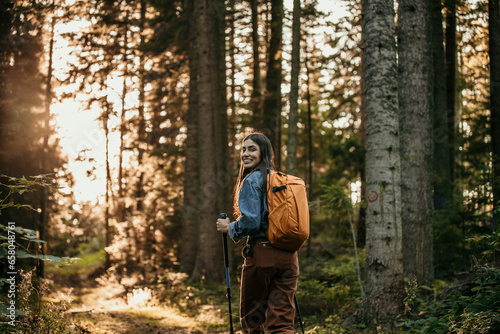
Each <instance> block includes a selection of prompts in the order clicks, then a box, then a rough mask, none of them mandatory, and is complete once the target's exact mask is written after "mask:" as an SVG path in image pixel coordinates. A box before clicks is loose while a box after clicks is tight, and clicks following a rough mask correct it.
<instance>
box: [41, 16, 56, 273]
mask: <svg viewBox="0 0 500 334" xmlns="http://www.w3.org/2000/svg"><path fill="white" fill-rule="evenodd" d="M54 26H55V18H54V17H52V18H51V22H50V40H49V64H48V68H47V78H46V80H45V82H46V83H45V101H44V102H45V106H44V107H45V110H44V115H43V148H42V149H43V156H42V166H41V167H42V168H41V169H42V173H49V172H51V170H50V167H49V166H50V163H49V162H48V161H47V159H48V153H49V138H50V132H51V131H50V106H51V105H52V73H53V56H54ZM48 202H49V191H48V190H47V188H46V187H42V189H41V190H40V210H41V212H40V223H39V226H38V233H39V238H40V239H41V240H44V241H48V240H47V238H46V230H47V228H48V224H49V211H48V210H49V205H48ZM40 254H42V255H45V243H40ZM37 276H38V277H44V276H45V263H44V261H42V260H38V265H37Z"/></svg>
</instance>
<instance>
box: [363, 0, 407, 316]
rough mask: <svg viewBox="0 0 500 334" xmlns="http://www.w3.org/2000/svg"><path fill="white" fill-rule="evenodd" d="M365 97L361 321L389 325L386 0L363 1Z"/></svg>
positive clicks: (391, 267) (390, 55)
mask: <svg viewBox="0 0 500 334" xmlns="http://www.w3.org/2000/svg"><path fill="white" fill-rule="evenodd" d="M362 13H363V49H364V53H363V65H364V68H363V71H364V77H365V97H366V116H365V117H366V119H365V122H366V123H365V124H366V185H367V217H366V266H365V270H366V288H365V291H366V293H365V295H364V297H363V304H362V310H361V311H362V312H361V313H362V316H363V318H364V319H365V320H367V321H369V322H375V321H381V322H383V321H389V320H392V319H394V317H395V316H396V315H398V314H400V313H401V310H402V306H403V294H404V289H403V288H404V285H403V254H402V226H401V225H402V224H401V167H400V154H399V136H398V133H399V124H398V95H397V93H398V90H397V88H398V85H397V78H398V71H397V62H396V41H395V39H394V36H395V28H394V2H393V1H392V0H371V1H369V0H363V3H362Z"/></svg>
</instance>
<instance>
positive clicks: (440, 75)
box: [429, 1, 452, 210]
mask: <svg viewBox="0 0 500 334" xmlns="http://www.w3.org/2000/svg"><path fill="white" fill-rule="evenodd" d="M429 9H430V11H431V14H430V17H431V27H430V28H431V31H432V33H431V36H432V39H431V43H432V47H431V49H432V50H433V82H434V84H433V89H434V103H433V115H434V130H433V137H434V157H433V164H434V168H433V169H434V186H433V187H434V208H435V209H436V210H443V209H446V208H449V207H451V204H452V181H451V166H450V161H451V160H450V147H449V145H450V136H449V129H448V111H447V97H446V69H445V61H444V35H443V13H442V10H443V6H442V5H441V2H440V1H437V2H436V1H431V2H430V8H429Z"/></svg>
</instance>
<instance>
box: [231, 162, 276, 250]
mask: <svg viewBox="0 0 500 334" xmlns="http://www.w3.org/2000/svg"><path fill="white" fill-rule="evenodd" d="M261 175H262V174H261V172H260V170H255V171H253V172H252V173H250V174H249V175H247V177H246V178H245V180H244V181H243V185H242V186H241V189H240V194H239V197H238V207H239V208H240V213H241V216H240V219H238V220H237V221H235V222H232V223H230V224H229V232H228V234H229V236H230V237H231V239H233V240H234V242H238V241H239V240H240V239H241V238H243V237H245V236H249V237H250V239H254V238H260V237H264V238H265V237H266V230H267V227H268V226H269V224H268V223H267V222H266V221H265V216H266V214H267V211H268V209H267V198H266V196H267V195H266V194H265V192H264V200H263V199H262V188H263V187H264V185H263V184H262V176H261ZM263 205H264V209H263V208H262V206H263Z"/></svg>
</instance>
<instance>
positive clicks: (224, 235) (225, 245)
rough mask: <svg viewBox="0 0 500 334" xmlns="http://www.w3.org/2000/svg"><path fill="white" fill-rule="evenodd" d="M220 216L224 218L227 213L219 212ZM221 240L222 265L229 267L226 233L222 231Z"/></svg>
mask: <svg viewBox="0 0 500 334" xmlns="http://www.w3.org/2000/svg"><path fill="white" fill-rule="evenodd" d="M220 217H221V218H222V219H226V218H227V214H225V213H221V214H220ZM222 240H223V242H224V266H225V267H226V268H228V267H229V256H228V252H227V233H222Z"/></svg>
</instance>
